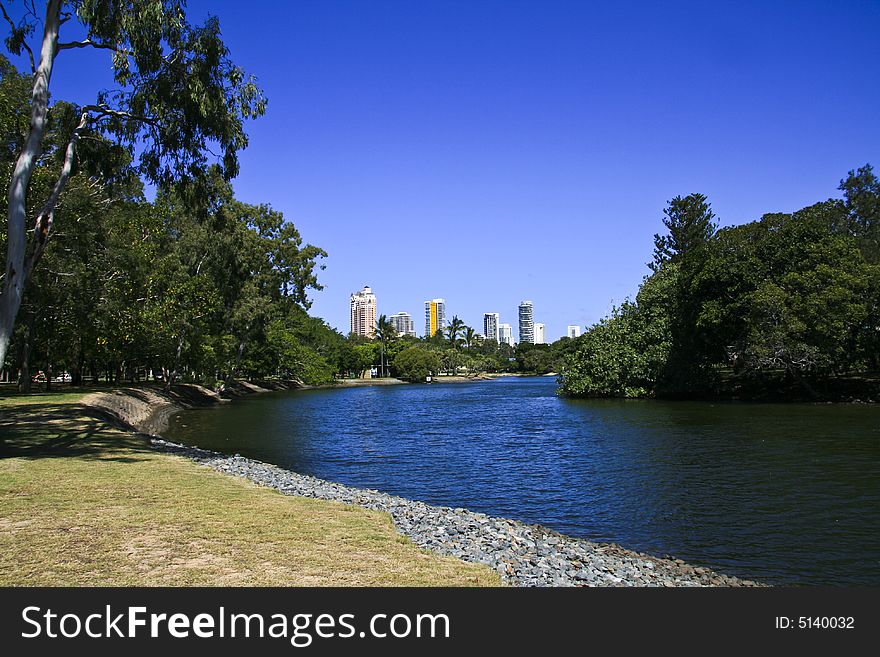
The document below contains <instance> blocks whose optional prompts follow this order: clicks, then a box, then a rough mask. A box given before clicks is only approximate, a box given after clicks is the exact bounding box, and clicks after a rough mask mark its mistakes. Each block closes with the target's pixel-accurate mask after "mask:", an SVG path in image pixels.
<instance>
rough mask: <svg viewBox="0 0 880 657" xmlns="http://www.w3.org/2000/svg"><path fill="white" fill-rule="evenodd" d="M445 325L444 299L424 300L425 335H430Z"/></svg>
mask: <svg viewBox="0 0 880 657" xmlns="http://www.w3.org/2000/svg"><path fill="white" fill-rule="evenodd" d="M445 326H446V301H445V300H443V299H431V300H430V301H425V336H426V337H429V338H430V337H431V336H432V335H434V334H435V333H436V332H437V331H442V330H443V328H444V327H445Z"/></svg>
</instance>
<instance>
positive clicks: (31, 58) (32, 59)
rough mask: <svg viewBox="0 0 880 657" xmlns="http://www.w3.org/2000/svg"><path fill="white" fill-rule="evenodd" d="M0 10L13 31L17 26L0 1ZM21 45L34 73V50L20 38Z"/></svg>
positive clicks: (35, 65) (35, 67)
mask: <svg viewBox="0 0 880 657" xmlns="http://www.w3.org/2000/svg"><path fill="white" fill-rule="evenodd" d="M0 10H2V11H3V18H5V19H6V22H7V23H9V27H10V28H11V29H12V31H13V33H14V32H15V31H16V30H17V29H18V28H17V27H16V26H15V23H14V22H13V21H12V18H10V16H9V14H7V13H6V7H5V6H3V3H2V2H0ZM21 47H22V48H24V49H25V50H26V51H27V54H28V58H29V59H30V60H31V73H33V74H36V72H37V64H36V62H35V61H34V51H33V50H31V47H30V46H29V45H28V44H27V42H26V41H25V40H24V39H22V40H21Z"/></svg>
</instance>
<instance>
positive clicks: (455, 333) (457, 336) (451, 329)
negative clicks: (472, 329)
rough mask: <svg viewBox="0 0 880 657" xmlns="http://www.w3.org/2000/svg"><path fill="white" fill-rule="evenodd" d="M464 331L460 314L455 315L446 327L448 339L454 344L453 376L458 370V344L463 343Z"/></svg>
mask: <svg viewBox="0 0 880 657" xmlns="http://www.w3.org/2000/svg"><path fill="white" fill-rule="evenodd" d="M463 331H464V322H463V321H461V320H460V319H459V318H458V315H453V317H452V321H451V322H449V325H448V326H447V327H446V339H447V340H449V344H450V345H452V374H453V376H454V375H455V374H456V373H457V372H458V345H459V344H460V343H461V334H462V332H463Z"/></svg>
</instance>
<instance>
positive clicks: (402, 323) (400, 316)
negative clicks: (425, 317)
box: [388, 312, 416, 337]
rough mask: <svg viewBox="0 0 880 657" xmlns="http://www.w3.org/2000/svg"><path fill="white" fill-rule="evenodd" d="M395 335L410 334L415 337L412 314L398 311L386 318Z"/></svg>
mask: <svg viewBox="0 0 880 657" xmlns="http://www.w3.org/2000/svg"><path fill="white" fill-rule="evenodd" d="M388 320H389V321H390V322H391V325H392V326H394V330H395V331H397V335H410V336H412V337H416V327H415V324H413V319H412V315H410V314H409V313H404V312H399V313H397V314H396V315H391V317H389V318H388Z"/></svg>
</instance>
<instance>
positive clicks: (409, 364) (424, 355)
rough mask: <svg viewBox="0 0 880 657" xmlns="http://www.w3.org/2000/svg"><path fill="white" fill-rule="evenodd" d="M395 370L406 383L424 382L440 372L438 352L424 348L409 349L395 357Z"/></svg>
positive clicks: (414, 347) (413, 347)
mask: <svg viewBox="0 0 880 657" xmlns="http://www.w3.org/2000/svg"><path fill="white" fill-rule="evenodd" d="M393 365H394V369H395V371H396V372H397V376H398V377H399V378H401V379H403V380H404V381H412V382H414V383H418V382H424V381H425V379H426V378H427V377H428V376H432V375H435V374H437V372H439V371H440V367H441V363H440V358H439V356H438V355H437V353H436V352H434V351H432V350H430V349H425V348H423V347H418V346H412V347H407V348H406V349H404V350H403V351H401V352H400V353H398V354H397V355H396V356H395V357H394V361H393Z"/></svg>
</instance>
